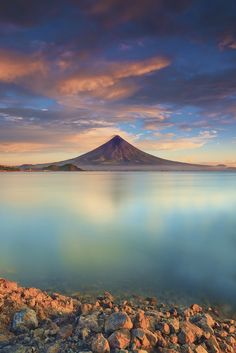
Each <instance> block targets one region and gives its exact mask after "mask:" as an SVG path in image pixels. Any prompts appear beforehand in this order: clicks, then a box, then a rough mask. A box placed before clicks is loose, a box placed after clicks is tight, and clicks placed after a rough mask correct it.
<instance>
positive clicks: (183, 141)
mask: <svg viewBox="0 0 236 353" xmlns="http://www.w3.org/2000/svg"><path fill="white" fill-rule="evenodd" d="M216 137H217V132H216V131H215V130H212V131H207V130H206V131H201V132H200V133H199V134H198V135H196V136H191V137H178V136H176V135H174V134H173V133H167V134H161V133H160V132H158V133H155V134H153V139H152V140H151V139H148V140H143V141H142V142H139V143H138V146H139V147H140V148H143V149H145V150H148V151H158V150H170V151H178V150H190V149H197V148H200V147H202V146H204V145H205V144H206V143H208V142H209V141H211V140H212V139H214V138H216Z"/></svg>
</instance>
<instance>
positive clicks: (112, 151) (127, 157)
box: [22, 135, 228, 171]
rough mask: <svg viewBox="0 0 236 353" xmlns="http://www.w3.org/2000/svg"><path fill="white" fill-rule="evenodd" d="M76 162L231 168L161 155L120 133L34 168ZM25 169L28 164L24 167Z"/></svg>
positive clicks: (102, 166)
mask: <svg viewBox="0 0 236 353" xmlns="http://www.w3.org/2000/svg"><path fill="white" fill-rule="evenodd" d="M65 164H72V165H73V166H76V167H79V168H82V169H83V170H108V171H109V170H118V171H119V170H120V171H123V170H127V171H128V170H140V171H142V170H150V171H152V170H153V171H154V170H159V171H201V170H203V171H204V170H206V171H208V170H228V168H227V167H222V166H217V167H212V166H206V165H199V164H189V163H182V162H176V161H170V160H167V159H163V158H159V157H156V156H153V155H151V154H148V153H146V152H143V151H141V150H140V149H138V148H136V147H134V146H133V145H131V144H130V143H129V142H127V141H125V140H124V139H123V138H121V137H120V136H118V135H116V136H114V137H113V138H112V139H111V140H109V141H108V142H106V143H104V144H103V145H101V146H99V147H97V148H95V149H94V150H92V151H90V152H87V153H85V154H83V155H81V156H79V157H76V158H72V159H69V160H65V161H60V162H54V163H48V164H38V165H35V166H34V167H33V169H42V168H45V167H48V166H50V168H52V166H59V167H61V166H63V165H65ZM22 169H24V167H23V166H22Z"/></svg>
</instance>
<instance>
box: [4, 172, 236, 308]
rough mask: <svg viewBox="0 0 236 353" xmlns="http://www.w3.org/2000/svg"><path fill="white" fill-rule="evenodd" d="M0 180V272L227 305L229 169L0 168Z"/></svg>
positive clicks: (232, 220)
mask: <svg viewBox="0 0 236 353" xmlns="http://www.w3.org/2000/svg"><path fill="white" fill-rule="evenodd" d="M0 185H1V188H0V224H1V228H0V276H2V277H6V278H8V279H12V280H17V281H20V283H21V284H22V285H27V286H36V287H40V288H44V289H49V288H51V289H53V290H60V291H62V292H71V293H72V292H75V291H101V290H103V289H107V290H111V291H113V292H114V291H115V292H117V293H118V292H124V293H125V292H127V293H144V294H148V295H149V294H150V295H152V294H153V295H158V296H160V297H161V296H163V297H165V295H167V294H166V293H168V297H170V298H171V300H172V299H173V300H177V301H178V298H179V299H180V300H181V298H182V299H183V298H185V297H186V298H191V299H192V298H194V299H195V298H196V299H198V300H199V301H202V300H206V299H207V300H210V301H221V302H225V303H229V302H231V303H233V304H236V174H235V173H224V172H214V173H208V172H203V173H200V172H197V173H190V172H186V173H185V172H179V173H165V172H162V173H161V172H81V173H76V172H75V173H72V172H71V173H66V172H64V173H63V172H62V173H59V172H58V173H1V174H0ZM172 297H173V298H172Z"/></svg>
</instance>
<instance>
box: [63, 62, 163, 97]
mask: <svg viewBox="0 0 236 353" xmlns="http://www.w3.org/2000/svg"><path fill="white" fill-rule="evenodd" d="M169 65H170V61H169V59H167V58H164V57H154V58H150V59H146V60H142V61H134V62H120V63H103V65H99V67H98V65H97V67H96V69H95V70H94V69H93V68H92V67H90V68H89V69H88V70H87V71H88V72H83V70H81V71H80V72H79V73H77V74H74V75H73V76H72V77H70V78H66V79H64V80H62V81H61V82H59V85H58V88H59V91H60V93H61V94H66V95H75V94H79V93H84V92H85V93H89V92H91V93H92V95H94V96H97V97H104V98H108V99H114V98H120V97H122V98H123V97H125V96H129V95H131V94H132V93H133V92H134V91H135V88H134V86H133V85H132V86H131V85H130V84H129V83H128V84H126V85H119V84H120V81H121V80H123V79H128V78H132V77H139V76H144V75H147V74H150V73H152V72H155V71H158V70H161V69H163V68H165V67H167V66H169ZM91 71H92V73H90V72H91ZM93 71H94V72H93Z"/></svg>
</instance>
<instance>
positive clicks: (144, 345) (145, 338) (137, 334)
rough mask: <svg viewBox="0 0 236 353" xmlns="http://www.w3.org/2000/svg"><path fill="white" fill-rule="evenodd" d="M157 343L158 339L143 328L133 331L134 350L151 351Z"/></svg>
mask: <svg viewBox="0 0 236 353" xmlns="http://www.w3.org/2000/svg"><path fill="white" fill-rule="evenodd" d="M156 343H157V337H156V335H154V334H153V333H152V332H151V331H149V330H143V329H141V328H137V329H133V330H132V348H133V349H149V348H151V347H154V346H155V345H156Z"/></svg>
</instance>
